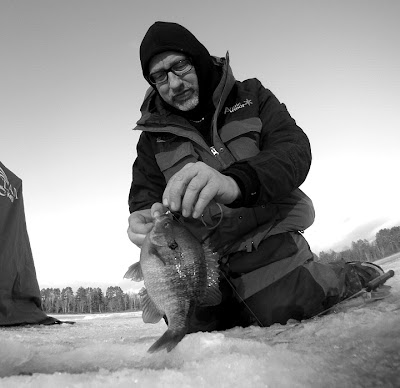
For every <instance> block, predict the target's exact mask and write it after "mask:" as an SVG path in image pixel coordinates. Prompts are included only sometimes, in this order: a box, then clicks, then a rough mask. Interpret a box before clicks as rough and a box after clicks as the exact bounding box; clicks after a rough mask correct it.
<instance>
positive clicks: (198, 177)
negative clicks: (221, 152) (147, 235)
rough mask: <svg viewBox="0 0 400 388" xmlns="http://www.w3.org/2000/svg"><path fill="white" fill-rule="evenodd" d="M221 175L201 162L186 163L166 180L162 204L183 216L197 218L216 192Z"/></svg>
mask: <svg viewBox="0 0 400 388" xmlns="http://www.w3.org/2000/svg"><path fill="white" fill-rule="evenodd" d="M221 176H222V175H221V174H220V173H219V172H218V171H216V170H214V169H213V168H211V167H210V166H207V165H206V164H204V163H202V162H197V163H188V164H187V165H186V166H185V167H183V168H182V169H181V170H180V171H178V172H177V173H176V174H175V175H174V176H172V177H171V179H170V180H169V181H168V184H167V187H166V189H165V191H164V195H163V204H164V205H165V206H168V207H169V208H170V209H171V210H172V211H181V212H182V215H183V216H184V217H188V216H190V215H192V216H193V217H194V218H198V217H200V216H201V214H202V213H203V211H204V208H205V207H206V206H207V205H208V204H209V203H210V201H211V200H212V199H213V198H214V197H215V196H216V194H217V193H218V190H219V189H220V185H221V179H220V177H221ZM222 183H223V182H222Z"/></svg>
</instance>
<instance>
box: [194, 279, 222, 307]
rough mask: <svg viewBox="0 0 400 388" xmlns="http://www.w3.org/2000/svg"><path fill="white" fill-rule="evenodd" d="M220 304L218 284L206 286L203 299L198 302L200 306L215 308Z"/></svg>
mask: <svg viewBox="0 0 400 388" xmlns="http://www.w3.org/2000/svg"><path fill="white" fill-rule="evenodd" d="M221 302H222V294H221V291H220V290H219V287H218V283H216V284H215V285H208V286H207V288H206V290H205V292H204V295H203V297H202V298H201V299H200V300H199V304H200V305H201V306H216V305H218V304H220V303H221Z"/></svg>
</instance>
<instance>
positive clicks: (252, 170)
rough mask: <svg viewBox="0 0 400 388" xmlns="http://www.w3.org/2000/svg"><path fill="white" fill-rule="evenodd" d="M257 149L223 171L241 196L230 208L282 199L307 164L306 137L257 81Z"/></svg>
mask: <svg viewBox="0 0 400 388" xmlns="http://www.w3.org/2000/svg"><path fill="white" fill-rule="evenodd" d="M253 82H257V90H258V101H259V117H260V119H261V121H262V130H261V135H260V152H259V153H258V154H257V155H256V156H253V157H251V158H248V159H244V160H241V161H238V162H236V163H233V164H232V165H231V166H230V167H228V168H227V169H226V170H225V171H223V173H224V174H225V175H229V176H231V177H233V178H234V179H235V180H236V182H237V183H238V185H239V187H240V189H241V191H242V198H241V200H239V201H235V202H234V203H233V204H231V207H240V206H246V207H251V206H256V205H259V204H263V203H268V202H272V201H274V200H278V199H282V198H284V197H286V196H288V195H289V193H291V192H292V191H293V190H294V189H296V188H298V187H299V186H300V185H301V184H302V183H303V182H304V180H305V178H306V177H307V174H308V171H309V169H310V166H311V147H310V142H309V140H308V137H307V136H306V134H305V133H304V132H303V130H302V129H301V128H300V127H298V126H297V125H296V122H295V120H294V119H293V118H292V117H291V116H290V114H289V112H288V111H287V109H286V106H285V105H284V104H281V103H280V102H279V101H278V99H277V98H276V97H275V96H274V95H273V94H272V93H271V91H269V90H268V89H265V88H264V87H263V86H262V85H261V83H260V82H259V81H258V80H253Z"/></svg>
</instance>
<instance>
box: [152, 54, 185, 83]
mask: <svg viewBox="0 0 400 388" xmlns="http://www.w3.org/2000/svg"><path fill="white" fill-rule="evenodd" d="M192 69H193V65H192V63H191V62H190V61H189V59H181V60H180V61H178V62H176V63H174V64H173V65H172V66H171V67H170V68H169V69H164V70H160V71H156V72H155V73H153V74H149V77H148V78H149V81H150V82H151V83H152V84H154V85H160V84H163V83H164V82H167V80H168V73H169V72H170V71H172V72H173V73H174V74H175V75H177V76H178V77H182V76H183V75H185V74H186V73H189V71H190V70H192Z"/></svg>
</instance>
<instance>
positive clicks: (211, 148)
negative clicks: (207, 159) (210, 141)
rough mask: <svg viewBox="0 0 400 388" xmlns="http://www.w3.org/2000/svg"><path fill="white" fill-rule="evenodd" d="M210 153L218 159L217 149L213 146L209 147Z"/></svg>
mask: <svg viewBox="0 0 400 388" xmlns="http://www.w3.org/2000/svg"><path fill="white" fill-rule="evenodd" d="M210 151H211V153H212V154H213V155H214V156H215V157H217V158H218V156H219V152H218V151H217V149H216V148H215V147H214V146H211V147H210Z"/></svg>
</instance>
